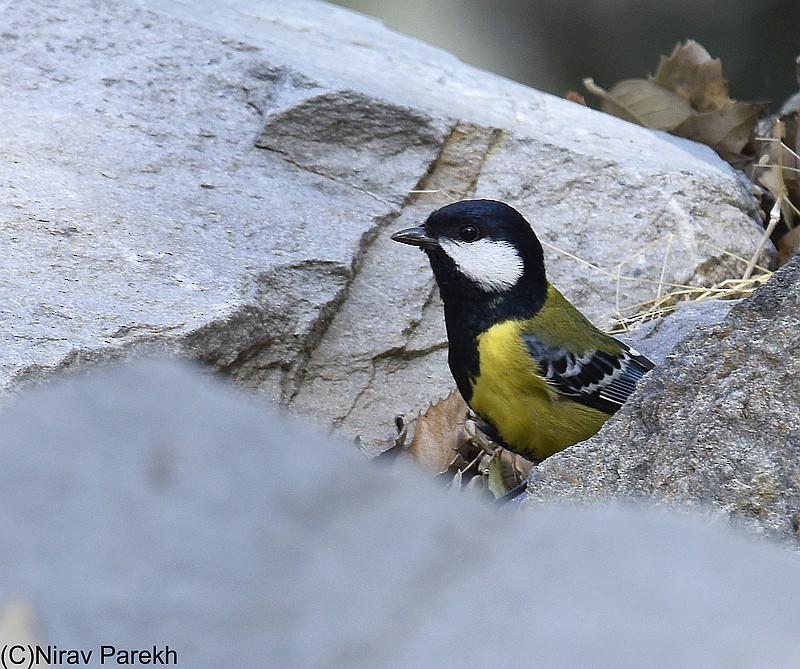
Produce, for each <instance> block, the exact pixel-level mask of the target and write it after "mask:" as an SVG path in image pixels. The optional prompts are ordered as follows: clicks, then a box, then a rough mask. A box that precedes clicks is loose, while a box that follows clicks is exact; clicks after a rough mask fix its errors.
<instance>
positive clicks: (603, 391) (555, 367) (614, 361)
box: [522, 333, 653, 414]
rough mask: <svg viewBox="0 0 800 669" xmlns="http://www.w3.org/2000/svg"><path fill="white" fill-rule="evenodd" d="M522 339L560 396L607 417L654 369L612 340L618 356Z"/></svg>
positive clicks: (524, 336)
mask: <svg viewBox="0 0 800 669" xmlns="http://www.w3.org/2000/svg"><path fill="white" fill-rule="evenodd" d="M522 339H523V341H524V342H525V346H526V348H527V349H528V352H529V353H530V354H531V356H532V357H533V358H534V359H535V360H536V361H537V362H538V363H539V366H540V368H541V373H542V376H543V377H544V378H545V380H546V381H547V382H548V383H549V384H550V385H551V386H552V387H553V388H554V389H555V390H556V391H557V392H558V393H560V394H561V395H565V396H567V397H569V398H570V399H572V400H574V401H575V402H579V403H581V404H584V405H586V406H589V407H592V408H593V409H598V410H600V411H604V412H605V413H608V414H612V413H614V412H615V411H616V410H617V409H619V408H620V407H621V406H622V404H623V403H624V402H625V400H627V399H628V397H629V396H630V394H631V393H632V392H633V390H634V388H635V387H636V383H637V382H638V381H639V379H641V378H642V376H644V374H645V373H646V372H648V371H649V370H651V369H652V368H653V363H652V362H650V360H648V359H647V358H646V357H645V356H643V355H642V354H641V353H639V352H638V351H637V350H636V349H634V348H632V347H630V346H628V345H627V344H625V343H623V342H621V341H618V340H616V339H611V338H610V337H609V339H610V340H611V341H612V342H613V343H614V345H615V348H616V347H619V352H618V353H616V352H609V351H604V350H600V349H591V350H588V351H585V352H582V353H579V354H577V353H573V352H571V351H568V350H566V349H564V348H561V347H559V346H553V345H550V344H547V343H545V342H543V341H541V340H540V339H538V338H537V337H536V336H535V335H533V334H530V333H524V334H522Z"/></svg>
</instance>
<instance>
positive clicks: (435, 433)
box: [408, 390, 468, 474]
mask: <svg viewBox="0 0 800 669" xmlns="http://www.w3.org/2000/svg"><path fill="white" fill-rule="evenodd" d="M467 410H468V409H467V404H466V402H464V399H463V398H462V397H461V394H460V393H459V392H458V391H457V390H453V391H452V392H451V393H450V394H449V395H448V396H447V397H445V398H444V399H443V400H440V401H438V402H436V403H435V404H432V405H431V406H429V407H428V409H427V410H426V411H425V412H424V413H422V414H420V416H419V418H417V425H416V427H415V429H414V438H413V439H412V440H411V445H410V446H409V447H408V452H409V453H410V454H411V455H413V456H414V457H415V458H416V459H417V460H418V461H419V462H420V463H421V464H422V466H423V467H425V468H426V469H428V470H430V471H432V472H434V473H435V474H439V473H440V472H443V471H446V470H447V469H448V468H449V467H450V465H451V464H452V462H453V460H454V459H455V458H456V457H457V456H458V455H459V452H458V451H459V448H460V447H461V446H462V445H463V443H464V429H463V428H464V422H465V420H466V417H467Z"/></svg>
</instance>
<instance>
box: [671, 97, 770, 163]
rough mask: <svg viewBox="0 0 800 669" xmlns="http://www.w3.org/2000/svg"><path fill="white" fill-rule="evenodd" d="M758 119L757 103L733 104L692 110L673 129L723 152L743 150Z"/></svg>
mask: <svg viewBox="0 0 800 669" xmlns="http://www.w3.org/2000/svg"><path fill="white" fill-rule="evenodd" d="M757 122H758V109H757V108H756V107H754V106H753V105H745V104H733V105H729V106H728V107H726V108H725V109H722V110H718V111H707V112H702V113H695V114H692V115H691V116H690V117H689V118H687V119H686V120H685V121H684V122H683V123H681V124H680V125H679V126H678V127H676V128H674V129H673V130H672V132H673V134H675V135H678V136H679V137H686V138H687V139H693V140H694V141H696V142H701V143H702V144H707V145H708V146H710V147H711V148H712V149H714V150H715V151H717V152H718V153H720V154H741V153H742V150H743V149H744V148H745V146H747V145H748V144H749V143H750V141H751V139H752V137H753V131H754V130H755V127H756V123H757Z"/></svg>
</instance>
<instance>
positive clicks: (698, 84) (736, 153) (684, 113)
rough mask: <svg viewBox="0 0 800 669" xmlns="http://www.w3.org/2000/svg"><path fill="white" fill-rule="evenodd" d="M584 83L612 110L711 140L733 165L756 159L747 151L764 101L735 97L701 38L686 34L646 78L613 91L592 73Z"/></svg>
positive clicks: (706, 141)
mask: <svg viewBox="0 0 800 669" xmlns="http://www.w3.org/2000/svg"><path fill="white" fill-rule="evenodd" d="M584 86H586V88H587V90H589V92H591V93H594V94H595V95H598V96H599V97H600V98H601V99H602V104H601V109H602V110H603V111H605V112H607V113H609V114H613V115H615V116H619V117H620V118H624V119H626V120H628V121H632V122H634V123H638V124H639V125H643V126H645V127H646V128H653V129H656V130H666V131H667V132H671V133H673V134H675V135H678V136H680V137H686V138H687V139H692V140H695V141H697V142H701V143H703V144H707V145H708V146H710V147H711V148H713V149H714V150H715V151H717V153H719V154H720V156H721V157H722V158H724V159H725V160H727V161H728V162H729V163H731V164H733V165H734V166H738V167H741V166H743V165H744V164H746V163H749V162H751V161H752V156H751V155H749V154H750V153H752V149H749V150H748V151H747V153H748V155H745V152H746V150H747V149H748V147H750V146H752V144H751V143H752V141H753V138H754V136H755V129H756V125H757V123H758V115H759V113H760V112H761V110H762V109H763V107H764V105H762V104H758V103H749V102H737V101H736V100H732V99H731V98H730V96H729V95H728V82H727V81H726V80H725V78H724V77H723V75H722V63H721V61H720V60H719V58H712V57H711V56H710V55H709V53H708V51H706V50H705V49H704V48H703V47H702V46H701V45H700V44H698V43H697V42H694V41H692V40H688V41H687V42H684V43H681V44H678V45H676V46H675V48H674V49H673V51H672V53H671V54H670V55H669V56H661V60H660V62H659V65H658V69H657V70H656V74H655V76H651V77H649V78H648V79H625V80H624V81H620V82H619V83H618V84H615V85H614V86H613V87H612V88H611V90H610V91H604V90H603V89H602V88H600V87H599V86H596V85H595V84H594V82H593V81H592V80H591V79H586V80H584Z"/></svg>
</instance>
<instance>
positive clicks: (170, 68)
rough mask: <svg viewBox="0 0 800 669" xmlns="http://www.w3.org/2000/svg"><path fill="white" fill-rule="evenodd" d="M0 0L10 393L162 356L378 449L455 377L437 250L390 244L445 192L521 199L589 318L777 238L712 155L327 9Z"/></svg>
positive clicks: (720, 267) (2, 234)
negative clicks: (204, 368)
mask: <svg viewBox="0 0 800 669" xmlns="http://www.w3.org/2000/svg"><path fill="white" fill-rule="evenodd" d="M2 8H3V32H4V38H3V49H2V53H0V78H1V79H2V81H3V82H4V98H3V99H4V104H3V105H2V106H0V123H2V125H3V127H4V151H3V157H2V159H0V194H2V197H0V221H1V222H2V224H1V225H0V265H1V266H2V268H3V269H2V273H1V274H0V325H2V328H0V330H1V331H2V334H1V335H0V336H1V337H2V343H1V344H0V388H2V389H3V390H4V393H5V394H6V395H7V394H8V393H10V392H11V391H14V390H16V389H18V388H19V387H20V386H21V385H24V384H26V383H32V382H36V381H40V380H42V379H46V378H50V377H51V376H53V375H54V374H58V373H61V372H62V371H63V370H65V369H72V368H79V367H83V366H85V365H87V364H94V363H97V362H102V361H106V360H109V359H114V358H118V357H121V356H126V355H128V354H130V353H132V352H136V351H141V350H150V349H159V350H161V349H168V350H171V351H180V352H182V353H186V354H189V355H191V356H194V357H196V358H198V359H200V360H202V361H204V362H205V363H208V364H210V365H212V366H213V367H214V368H216V369H219V370H222V371H224V372H226V373H227V374H229V375H231V376H232V377H233V378H234V379H236V380H237V382H239V383H241V384H243V385H246V386H248V387H251V388H253V389H256V390H258V391H259V392H260V393H262V394H263V395H264V396H265V397H268V398H272V399H277V400H280V401H282V402H284V403H287V404H289V405H291V406H292V407H293V408H294V409H295V410H296V411H297V412H300V413H304V414H307V415H311V416H314V417H316V418H317V419H318V420H319V421H321V422H323V423H325V424H331V423H332V424H335V425H339V426H341V427H342V428H343V431H344V433H345V434H346V435H348V436H349V437H353V436H355V435H356V434H361V435H362V436H363V438H364V440H365V441H366V442H370V441H373V442H374V441H380V439H381V438H382V437H384V436H385V435H387V434H390V433H391V431H392V418H393V416H394V415H395V414H397V413H400V412H407V413H409V412H413V410H414V409H417V408H422V407H424V406H426V405H427V403H428V402H429V401H430V400H431V399H433V398H435V397H437V396H438V395H442V394H445V393H446V392H447V391H448V390H449V389H450V387H451V386H452V381H451V380H450V378H449V372H448V371H447V368H446V365H445V342H444V330H443V327H442V321H441V310H440V308H439V305H438V303H437V298H436V296H435V294H434V292H433V284H432V279H431V276H430V272H429V270H428V268H427V266H426V262H425V259H424V257H423V255H422V254H421V253H415V252H413V250H411V249H408V248H406V247H402V246H400V245H398V244H393V243H392V242H391V241H390V240H389V234H390V233H391V232H392V231H393V230H396V229H398V228H399V227H402V226H407V225H411V224H413V223H417V222H419V221H420V220H422V219H424V217H425V216H426V215H427V214H428V213H429V211H430V210H431V209H433V208H434V207H436V206H438V205H440V204H442V203H444V202H447V201H449V200H450V199H452V198H459V197H464V196H473V195H474V196H479V197H496V198H502V199H506V200H508V201H509V202H511V203H513V204H515V205H516V206H518V207H519V208H520V209H521V210H522V211H523V212H524V213H525V214H526V215H527V216H528V217H529V218H530V219H531V221H532V222H533V223H534V225H535V227H536V229H537V231H538V232H539V234H540V236H541V237H542V239H543V241H545V242H546V243H548V244H551V245H554V246H556V247H559V248H561V249H563V250H564V251H566V252H568V253H571V254H575V255H578V256H580V257H581V258H584V259H585V260H587V261H590V262H592V263H595V264H596V265H597V266H599V267H600V268H601V269H600V270H598V269H593V268H591V267H589V266H587V265H586V264H584V263H580V262H576V261H574V260H573V259H571V258H570V257H569V256H567V255H564V254H560V253H558V252H556V251H553V250H552V249H551V248H550V247H548V256H549V260H550V269H551V274H552V275H553V277H554V278H555V279H556V281H557V283H558V285H559V286H560V287H561V288H562V289H563V290H564V292H566V293H567V294H568V295H569V296H570V297H572V298H573V299H574V300H575V301H576V302H577V303H578V304H579V305H580V306H581V307H582V308H584V309H586V311H587V313H589V314H590V315H591V316H592V317H594V318H595V319H597V320H598V322H605V321H607V318H608V316H609V315H610V314H612V313H613V312H614V310H615V308H616V307H617V305H618V304H619V306H625V305H630V304H632V303H638V302H641V301H644V300H647V299H649V298H650V297H652V296H653V295H654V291H655V290H656V288H655V287H654V283H653V282H654V281H657V280H658V279H659V278H660V277H661V276H662V273H663V276H664V278H665V279H666V280H667V281H669V282H673V283H685V282H687V281H690V280H693V279H699V280H711V279H713V278H719V277H720V276H722V275H725V274H729V273H731V272H732V271H733V272H739V271H740V268H738V267H737V268H734V269H732V268H731V265H732V264H734V265H735V264H737V263H738V262H739V261H732V260H731V258H730V256H727V255H725V254H724V253H721V252H720V251H719V250H718V249H721V248H726V249H728V250H729V251H731V252H733V253H735V254H736V255H738V256H743V257H748V256H749V255H750V254H751V253H752V250H753V248H754V247H755V244H756V241H757V240H758V238H759V235H760V232H759V229H758V226H757V225H755V224H753V222H752V220H751V218H752V216H753V214H754V203H753V199H752V197H751V195H750V194H749V192H748V191H747V189H746V187H744V186H743V185H742V183H741V182H740V181H739V179H738V178H737V177H736V176H735V175H734V173H733V172H732V171H731V170H730V169H729V168H728V167H727V166H726V165H725V164H723V163H722V162H721V161H719V160H718V159H717V158H716V157H715V156H714V155H713V154H712V153H711V152H710V151H709V150H707V149H705V148H703V147H699V146H696V145H693V144H691V143H689V142H686V141H681V140H675V139H672V138H669V137H667V136H664V135H660V134H657V133H656V134H654V133H651V132H649V131H646V130H644V129H642V128H638V127H635V126H632V125H629V124H626V123H624V122H621V121H618V120H616V119H613V118H611V117H608V116H606V115H603V114H599V113H595V112H592V111H591V110H588V109H585V108H582V107H580V106H578V105H574V104H571V103H568V102H566V101H563V100H558V99H555V98H552V97H549V96H546V95H543V94H541V93H539V92H536V91H532V90H530V89H527V88H524V87H522V86H519V85H516V84H513V83H512V82H509V81H507V80H503V79H500V78H498V77H494V76H492V75H489V74H487V73H483V72H480V71H477V70H475V69H473V68H469V67H466V66H464V65H462V64H461V63H460V62H459V61H457V60H456V59H455V58H453V57H452V56H450V55H448V54H446V53H444V52H442V51H440V50H437V49H434V48H432V47H429V46H427V45H425V44H422V43H420V42H418V41H415V40H412V39H409V38H405V37H403V36H400V35H396V34H393V33H391V32H390V31H388V30H386V29H385V28H383V27H382V26H381V25H380V24H379V23H377V22H375V21H372V20H369V19H366V18H364V17H361V16H359V15H356V14H352V13H348V12H345V11H343V10H339V9H336V8H333V7H331V6H328V5H325V4H323V3H318V2H313V1H311V0H297V1H296V2H292V3H285V2H277V1H270V0H263V1H261V2H249V1H248V2H245V1H244V0H226V1H225V2H217V1H216V0H215V1H213V2H212V1H211V0H187V1H177V0H147V1H144V2H141V3H137V2H123V1H120V0H116V1H113V2H96V1H93V0H62V1H61V2H59V3H54V4H46V3H44V2H28V3H4V4H3V6H2ZM420 189H421V190H436V191H438V192H437V193H434V194H430V193H423V194H413V193H411V191H414V190H420ZM621 239H622V240H624V241H623V242H622V243H621V242H620V240H621ZM617 275H620V276H624V277H627V278H623V279H619V280H617V279H616V278H615V277H616V276H617Z"/></svg>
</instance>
